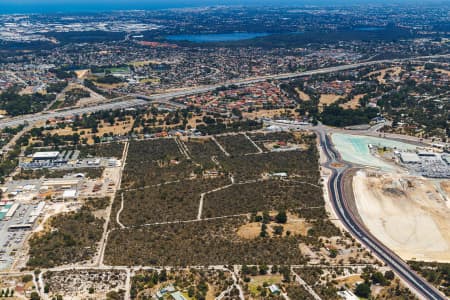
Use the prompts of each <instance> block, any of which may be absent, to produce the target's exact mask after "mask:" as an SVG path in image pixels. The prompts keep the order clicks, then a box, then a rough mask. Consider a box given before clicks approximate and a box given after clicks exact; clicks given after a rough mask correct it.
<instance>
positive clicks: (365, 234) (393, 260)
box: [316, 128, 447, 300]
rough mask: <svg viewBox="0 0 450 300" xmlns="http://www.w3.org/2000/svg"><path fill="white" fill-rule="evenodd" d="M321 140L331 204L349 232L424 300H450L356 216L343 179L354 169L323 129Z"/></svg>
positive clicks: (319, 132)
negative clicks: (327, 171) (346, 195)
mask: <svg viewBox="0 0 450 300" xmlns="http://www.w3.org/2000/svg"><path fill="white" fill-rule="evenodd" d="M316 132H317V133H318V135H319V137H320V145H321V147H322V149H323V152H324V153H325V156H326V158H327V162H326V163H325V167H327V168H328V169H330V170H331V172H332V173H331V176H330V178H329V181H328V190H329V195H330V201H331V204H332V206H333V208H334V211H335V212H336V214H337V216H338V218H339V219H340V221H341V222H342V223H343V224H344V226H345V227H346V228H347V230H348V231H349V232H351V233H352V235H353V236H354V237H356V238H357V239H358V240H359V241H361V242H362V243H363V244H365V245H366V247H367V248H369V249H370V250H371V251H372V252H373V253H374V254H376V256H377V257H379V258H380V259H381V260H383V261H384V262H385V263H386V264H387V265H389V266H390V267H391V268H392V269H393V270H394V271H395V272H396V273H397V274H398V275H399V276H400V277H401V278H402V279H403V280H404V281H405V282H406V283H407V284H408V285H409V286H410V287H411V288H413V289H414V290H415V291H416V292H417V293H418V294H420V295H421V296H422V297H423V298H424V299H433V300H441V299H447V298H446V297H444V296H443V295H442V294H441V293H440V292H439V291H438V290H436V289H435V288H434V287H432V286H431V285H430V284H429V283H428V282H426V281H425V280H424V279H423V278H421V277H420V276H418V275H417V274H416V273H415V272H414V271H412V270H411V269H410V268H409V266H408V265H407V264H406V263H405V262H404V261H403V260H402V259H401V258H400V257H398V256H397V255H396V254H395V253H393V252H392V251H391V250H389V249H388V248H386V247H385V246H384V245H383V244H382V243H381V242H380V241H379V240H377V239H376V238H375V237H374V236H373V235H372V234H371V233H370V232H369V231H368V230H367V229H366V228H365V226H364V225H363V224H361V223H360V222H359V221H358V219H357V218H356V217H355V216H354V215H353V212H352V210H351V209H350V208H349V206H348V203H347V201H346V198H345V193H344V191H343V190H344V182H343V180H344V179H343V178H344V176H345V174H346V172H347V171H348V170H349V169H350V168H351V167H352V166H351V165H350V164H348V163H346V162H343V161H342V160H341V159H340V156H339V153H338V152H337V151H336V150H335V149H334V147H333V145H332V143H331V140H330V137H329V135H327V134H326V132H325V131H324V130H323V129H320V128H319V129H317V130H316Z"/></svg>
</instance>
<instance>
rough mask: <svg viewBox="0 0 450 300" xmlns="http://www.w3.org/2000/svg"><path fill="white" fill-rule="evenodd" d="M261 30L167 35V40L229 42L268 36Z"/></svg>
mask: <svg viewBox="0 0 450 300" xmlns="http://www.w3.org/2000/svg"><path fill="white" fill-rule="evenodd" d="M268 35H270V34H269V33H263V32H258V33H256V32H233V33H211V34H178V35H168V36H166V39H167V40H169V41H188V42H193V43H210V42H229V41H241V40H249V39H253V38H257V37H262V36H268Z"/></svg>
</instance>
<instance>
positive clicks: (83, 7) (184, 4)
mask: <svg viewBox="0 0 450 300" xmlns="http://www.w3.org/2000/svg"><path fill="white" fill-rule="evenodd" d="M384 2H385V3H387V4H392V3H413V4H424V3H450V0H424V1H418V0H395V1H385V0H350V1H346V0H333V1H332V0H294V1H289V0H278V1H273V0H244V1H239V0H222V1H219V0H192V1H188V0H169V1H163V0H140V1H139V0H131V1H126V0H112V1H111V0H109V1H108V0H92V1H88V0H43V1H42V0H2V1H1V3H0V13H3V14H9V13H56V12H100V11H113V10H133V9H142V10H157V9H169V8H188V7H202V6H218V5H248V6H266V5H267V6H271V5H280V6H288V5H289V6H296V5H320V6H322V5H354V4H370V3H374V4H380V3H384Z"/></svg>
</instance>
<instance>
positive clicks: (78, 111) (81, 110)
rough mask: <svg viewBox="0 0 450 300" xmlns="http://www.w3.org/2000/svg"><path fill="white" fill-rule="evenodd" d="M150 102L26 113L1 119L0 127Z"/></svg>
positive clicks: (142, 102)
mask: <svg viewBox="0 0 450 300" xmlns="http://www.w3.org/2000/svg"><path fill="white" fill-rule="evenodd" d="M146 103H148V102H147V101H145V100H139V99H134V100H129V101H121V102H113V103H105V104H101V105H96V106H88V107H81V108H74V109H68V110H61V111H56V112H48V113H46V112H40V113H37V114H34V115H25V116H20V117H15V118H11V119H4V120H0V128H5V127H14V126H19V125H21V124H24V123H28V124H30V125H32V124H34V123H37V122H42V121H46V120H48V119H54V118H61V117H67V116H72V115H82V114H84V113H92V112H96V111H101V110H110V109H112V110H114V109H121V108H129V107H133V106H139V105H143V104H146Z"/></svg>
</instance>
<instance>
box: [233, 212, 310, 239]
mask: <svg viewBox="0 0 450 300" xmlns="http://www.w3.org/2000/svg"><path fill="white" fill-rule="evenodd" d="M271 215H274V214H271ZM275 226H283V234H282V236H286V232H287V231H290V232H291V234H293V235H303V236H305V235H306V234H307V232H308V229H310V228H311V226H310V225H309V224H308V223H307V222H306V221H305V220H304V219H301V218H299V217H297V216H295V215H292V214H288V221H287V223H286V224H277V223H273V222H271V223H270V224H268V225H267V233H268V235H269V236H271V237H272V236H274V234H273V230H274V227H275ZM260 232H261V223H260V222H252V223H247V224H244V225H242V226H241V227H239V229H238V230H237V235H238V236H239V237H240V238H243V239H255V238H257V237H259V234H260Z"/></svg>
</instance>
